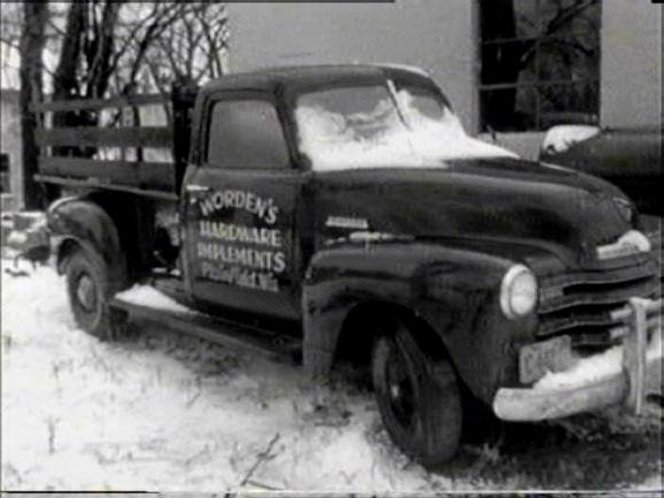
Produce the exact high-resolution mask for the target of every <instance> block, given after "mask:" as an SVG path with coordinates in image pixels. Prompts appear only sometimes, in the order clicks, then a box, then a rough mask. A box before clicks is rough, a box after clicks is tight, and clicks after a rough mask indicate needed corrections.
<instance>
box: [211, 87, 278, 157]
mask: <svg viewBox="0 0 664 498" xmlns="http://www.w3.org/2000/svg"><path fill="white" fill-rule="evenodd" d="M209 123H210V128H209V133H208V139H207V140H208V144H207V161H206V162H207V163H208V164H209V165H211V166H213V167H217V168H242V169H284V168H288V167H289V163H290V161H289V156H288V148H287V145H286V140H285V138H284V134H283V130H282V127H281V122H280V121H279V117H278V115H277V111H276V109H275V107H274V106H273V105H272V104H271V103H270V102H268V101H265V100H249V99H243V100H222V101H219V102H217V103H215V104H214V107H213V108H212V112H211V115H210V121H209Z"/></svg>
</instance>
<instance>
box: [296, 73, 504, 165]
mask: <svg viewBox="0 0 664 498" xmlns="http://www.w3.org/2000/svg"><path fill="white" fill-rule="evenodd" d="M295 121H296V123H297V127H298V134H299V147H300V151H301V152H303V153H304V154H306V155H307V156H308V157H309V159H310V160H311V163H312V167H313V169H314V170H316V171H322V170H330V169H350V168H371V167H397V166H398V167H440V166H442V165H443V164H444V160H446V159H460V158H470V157H495V156H505V155H511V156H513V155H514V154H512V153H510V152H508V151H506V150H504V149H502V148H500V147H496V146H493V145H490V144H487V143H485V142H481V141H479V140H475V139H473V138H471V137H469V136H468V135H466V133H465V132H464V130H463V127H462V126H461V123H460V121H459V119H458V118H457V116H456V115H455V114H454V113H453V112H452V110H451V109H450V108H449V107H448V106H447V105H446V104H445V102H444V101H443V99H442V98H441V97H440V96H439V95H438V94H436V93H434V92H433V91H431V90H428V89H424V88H419V87H408V86H404V87H401V88H399V89H397V88H396V87H395V85H394V84H393V83H392V81H387V82H386V84H385V85H371V86H353V87H339V88H331V89H324V90H320V91H313V92H310V93H304V94H302V95H300V97H299V98H298V100H297V105H296V108H295Z"/></svg>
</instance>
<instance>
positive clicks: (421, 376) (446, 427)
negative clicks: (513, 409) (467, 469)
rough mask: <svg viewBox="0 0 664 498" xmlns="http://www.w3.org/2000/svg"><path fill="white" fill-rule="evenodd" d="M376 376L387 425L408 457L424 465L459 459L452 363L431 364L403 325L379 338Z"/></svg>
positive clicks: (458, 420)
mask: <svg viewBox="0 0 664 498" xmlns="http://www.w3.org/2000/svg"><path fill="white" fill-rule="evenodd" d="M372 376H373V384H374V390H375V395H376V400H377V402H378V407H379V409H380V413H381V417H382V419H383V423H384V424H385V427H386V429H387V432H388V433H389V434H390V436H391V438H392V440H393V441H394V442H395V444H396V445H397V446H399V448H400V449H401V450H402V451H403V452H404V453H406V454H407V455H409V456H411V457H413V458H414V459H415V460H417V461H418V462H420V463H421V464H422V465H424V466H425V467H434V466H436V465H439V464H441V463H444V462H445V461H447V460H449V459H450V458H451V457H452V456H454V454H455V453H456V450H457V448H458V446H459V439H460V436H461V426H462V424H461V421H462V404H461V396H460V393H459V387H458V383H457V378H456V374H455V372H454V369H453V368H452V365H451V364H450V363H449V361H447V360H445V359H442V360H432V359H431V358H430V357H429V356H428V355H427V354H425V353H424V352H423V351H422V350H421V348H420V347H419V346H418V344H417V342H416V341H415V339H414V337H413V335H412V333H411V331H410V330H408V329H407V328H406V327H405V326H403V325H401V324H399V325H398V326H397V328H396V330H395V331H394V332H393V333H390V334H386V335H381V336H379V337H378V338H377V340H376V342H375V344H374V349H373V358H372Z"/></svg>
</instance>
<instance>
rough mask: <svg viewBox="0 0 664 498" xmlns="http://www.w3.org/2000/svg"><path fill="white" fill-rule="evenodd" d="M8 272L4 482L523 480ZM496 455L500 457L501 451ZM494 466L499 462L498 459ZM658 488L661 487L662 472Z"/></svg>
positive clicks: (325, 484)
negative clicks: (461, 459) (406, 437)
mask: <svg viewBox="0 0 664 498" xmlns="http://www.w3.org/2000/svg"><path fill="white" fill-rule="evenodd" d="M22 265H23V268H24V269H26V271H27V272H28V273H30V276H27V277H26V276H23V277H21V276H11V275H9V274H7V273H5V271H4V269H5V267H6V266H8V263H7V262H6V261H3V272H2V489H4V490H162V491H223V490H228V489H239V488H244V489H258V490H260V489H293V490H353V491H410V492H417V491H420V492H423V491H435V490H459V489H483V488H484V489H486V488H493V487H500V488H503V489H505V488H507V489H509V488H511V487H517V486H519V482H521V481H519V480H518V476H516V475H515V477H514V478H513V480H512V478H510V476H504V477H503V478H502V480H501V482H500V483H495V482H485V481H482V479H481V478H478V477H476V476H473V473H472V472H467V473H463V472H462V473H457V472H447V473H445V472H442V473H437V474H431V473H428V472H426V471H425V470H424V469H422V468H421V467H420V466H418V465H416V464H413V463H411V462H410V461H409V460H408V459H407V458H406V457H404V456H403V455H402V454H401V453H400V452H399V451H398V450H397V449H396V448H395V447H394V446H393V445H392V443H391V442H390V441H389V439H388V436H387V434H386V433H385V431H384V429H382V426H381V424H380V421H379V414H378V412H377V409H376V407H375V405H374V402H373V399H372V396H371V393H369V392H366V391H363V389H361V388H360V387H357V386H354V385H352V384H349V383H343V382H342V383H339V382H336V383H332V384H329V385H320V384H315V383H313V382H312V381H310V380H308V379H307V378H306V377H305V376H304V374H303V372H302V371H301V370H300V369H299V368H297V367H294V366H290V365H287V364H280V363H275V362H271V361H268V360H266V359H262V358H260V357H256V356H253V355H250V354H248V353H242V352H239V351H235V350H230V349H225V348H221V347H218V346H211V345H209V344H207V343H205V342H202V341H198V340H194V339H189V338H178V337H176V336H174V335H172V334H167V333H163V334H162V333H161V331H159V330H152V331H150V332H149V333H148V332H145V331H142V332H140V333H139V334H137V335H136V336H135V337H133V338H128V339H123V340H120V341H118V342H115V343H108V342H100V341H98V340H97V339H95V338H93V337H90V336H88V335H86V334H85V333H84V332H82V331H80V330H78V329H77V328H76V326H75V324H74V321H73V318H72V315H71V313H70V311H69V306H68V303H67V298H66V294H65V290H64V281H63V279H62V277H59V276H57V275H56V274H55V273H54V272H53V271H52V270H51V269H49V268H44V267H40V268H38V269H36V270H35V271H34V272H33V271H32V270H31V269H30V268H29V265H27V264H25V263H24V262H23V263H22ZM489 456H491V452H489ZM494 463H495V462H494ZM649 479H650V480H649V481H647V482H646V483H644V484H643V485H642V486H645V487H653V486H655V487H659V486H661V480H657V481H655V480H654V479H656V478H649Z"/></svg>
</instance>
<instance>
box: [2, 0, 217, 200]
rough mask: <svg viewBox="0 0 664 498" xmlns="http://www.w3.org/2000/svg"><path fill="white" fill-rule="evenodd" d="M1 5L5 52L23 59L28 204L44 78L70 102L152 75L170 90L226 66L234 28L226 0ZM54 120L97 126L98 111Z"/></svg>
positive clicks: (127, 88) (156, 84) (130, 89)
mask: <svg viewBox="0 0 664 498" xmlns="http://www.w3.org/2000/svg"><path fill="white" fill-rule="evenodd" d="M2 11H3V13H2V17H1V18H0V21H1V22H0V26H1V28H2V29H1V30H0V44H2V50H3V51H4V50H9V51H12V54H13V56H14V57H15V58H20V67H21V71H20V74H21V77H20V84H21V89H22V100H21V105H22V112H23V120H24V124H25V125H24V127H23V145H24V148H25V149H26V153H25V154H24V160H25V164H24V170H25V176H24V177H25V178H26V202H27V203H28V204H29V205H30V206H35V205H36V203H38V200H36V199H37V197H36V194H35V192H36V191H35V188H36V187H35V185H34V183H33V182H32V176H33V174H34V173H35V172H36V170H37V165H36V158H37V150H38V149H37V147H36V145H35V139H34V136H35V133H34V131H35V126H36V117H35V115H34V114H33V113H31V112H29V110H28V106H29V103H30V101H38V100H41V99H42V92H43V89H44V83H43V80H46V82H47V83H50V85H47V87H49V86H50V87H52V94H53V99H55V100H70V99H80V98H83V99H89V98H104V97H108V96H110V95H113V94H115V95H121V94H131V93H134V92H136V90H137V88H138V86H139V84H140V83H145V82H146V80H147V82H148V86H149V87H152V88H156V89H157V90H158V91H160V92H162V93H168V92H170V90H171V87H172V84H173V82H176V81H179V82H182V83H184V82H198V83H200V82H203V81H205V80H206V79H209V78H215V77H218V76H220V75H221V74H222V72H223V56H222V52H223V51H224V50H225V49H226V48H227V39H228V27H227V19H226V9H225V6H224V5H222V4H218V3H213V2H200V3H185V2H151V3H137V2H127V1H125V0H81V1H77V2H71V3H69V4H64V3H63V4H58V3H48V2H26V3H25V4H24V5H23V10H20V8H19V7H12V8H9V9H6V8H5V6H3V9H2ZM5 11H8V13H7V14H5ZM18 14H20V15H18ZM19 34H20V36H19ZM3 64H4V61H3ZM44 76H47V77H46V78H44ZM169 118H170V116H169ZM53 122H54V124H56V125H57V126H94V125H97V124H99V122H100V116H99V114H98V113H95V112H68V113H55V115H54V116H53ZM136 124H138V123H136ZM57 153H58V154H59V155H61V154H65V155H69V154H72V155H84V156H88V155H90V154H93V153H94V149H90V148H89V149H86V150H80V149H77V148H74V147H69V148H67V150H58V151H57Z"/></svg>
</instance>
